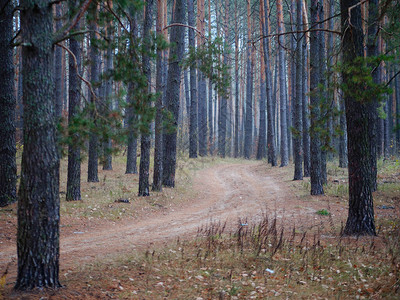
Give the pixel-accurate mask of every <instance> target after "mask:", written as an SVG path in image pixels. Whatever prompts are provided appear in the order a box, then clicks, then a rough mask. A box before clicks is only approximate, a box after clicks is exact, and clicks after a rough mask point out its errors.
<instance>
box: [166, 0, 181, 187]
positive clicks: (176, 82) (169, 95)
mask: <svg viewBox="0 0 400 300" xmlns="http://www.w3.org/2000/svg"><path fill="white" fill-rule="evenodd" d="M185 10H186V3H185V1H184V0H176V2H175V7H174V12H173V18H172V23H182V24H183V23H184V21H185ZM184 38H185V30H184V27H181V26H172V27H171V35H170V39H171V43H173V47H172V48H171V49H170V56H169V67H168V76H167V88H166V97H165V102H166V109H167V111H168V112H169V113H170V114H171V117H172V122H173V123H172V124H170V125H171V126H172V127H173V130H171V131H170V132H167V133H166V134H165V136H164V137H165V140H164V151H165V155H164V168H163V185H164V186H167V187H174V186H175V169H176V134H177V127H178V114H179V87H180V84H181V66H180V62H181V60H182V57H183V51H184V42H185V40H184Z"/></svg>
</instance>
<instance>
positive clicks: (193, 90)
mask: <svg viewBox="0 0 400 300" xmlns="http://www.w3.org/2000/svg"><path fill="white" fill-rule="evenodd" d="M187 4H188V23H189V26H192V27H194V26H195V24H196V22H195V17H194V5H193V0H188V2H187ZM195 46H196V45H195V33H194V30H193V29H190V28H189V48H193V49H194V48H195ZM197 124H198V123H197V79H196V67H195V66H191V67H190V122H189V157H190V158H196V157H197V144H198V134H197Z"/></svg>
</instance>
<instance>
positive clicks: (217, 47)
mask: <svg viewBox="0 0 400 300" xmlns="http://www.w3.org/2000/svg"><path fill="white" fill-rule="evenodd" d="M224 48H225V49H224ZM227 52H228V51H227V45H224V43H223V41H222V39H221V38H215V39H214V40H211V39H209V40H207V41H206V42H205V43H204V44H203V45H201V46H200V47H197V48H190V49H189V54H188V56H187V57H186V59H185V60H184V61H183V66H184V68H189V67H191V68H192V67H197V68H198V69H199V70H200V71H201V72H202V73H203V74H204V75H205V76H206V77H207V78H209V79H210V80H211V82H212V84H214V85H215V89H216V91H217V92H218V94H219V95H221V96H223V97H226V96H227V94H228V89H229V85H230V76H229V66H228V65H225V64H224V63H223V62H222V61H221V59H220V58H221V56H222V55H227Z"/></svg>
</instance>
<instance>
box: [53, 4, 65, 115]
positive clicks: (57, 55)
mask: <svg viewBox="0 0 400 300" xmlns="http://www.w3.org/2000/svg"><path fill="white" fill-rule="evenodd" d="M61 6H62V4H61V3H59V4H57V5H56V17H57V21H56V22H55V23H56V26H55V30H56V32H57V31H59V30H60V29H61V27H62V19H61V13H62V7H61ZM54 74H55V75H54V79H55V80H54V82H55V98H54V100H55V110H56V116H57V118H61V114H62V104H63V98H64V97H63V96H64V95H63V92H62V85H63V84H62V49H61V47H56V48H55V49H54Z"/></svg>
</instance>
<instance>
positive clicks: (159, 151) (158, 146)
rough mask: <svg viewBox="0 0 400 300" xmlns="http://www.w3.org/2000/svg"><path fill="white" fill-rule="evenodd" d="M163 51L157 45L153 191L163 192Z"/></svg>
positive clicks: (159, 5) (160, 4) (160, 22)
mask: <svg viewBox="0 0 400 300" xmlns="http://www.w3.org/2000/svg"><path fill="white" fill-rule="evenodd" d="M163 14H164V5H163V1H162V0H157V20H156V32H157V35H158V37H159V38H161V35H162V28H163V27H164V22H163ZM163 66H164V63H163V50H162V49H161V47H160V45H157V62H156V90H157V93H158V94H159V95H158V98H157V100H156V109H157V111H156V119H155V141H154V172H153V186H152V189H153V191H161V190H162V173H163V124H162V123H163V111H162V110H163V99H164V78H163Z"/></svg>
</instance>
